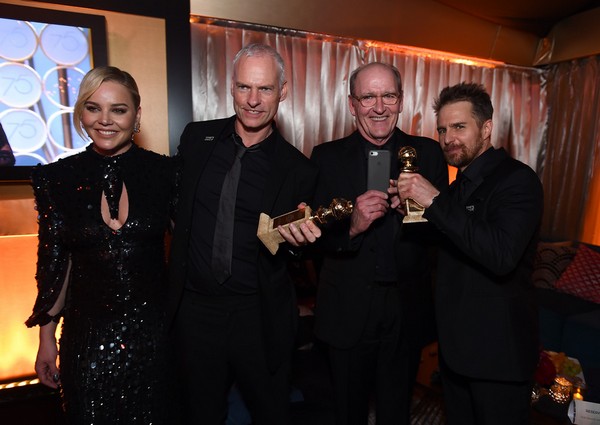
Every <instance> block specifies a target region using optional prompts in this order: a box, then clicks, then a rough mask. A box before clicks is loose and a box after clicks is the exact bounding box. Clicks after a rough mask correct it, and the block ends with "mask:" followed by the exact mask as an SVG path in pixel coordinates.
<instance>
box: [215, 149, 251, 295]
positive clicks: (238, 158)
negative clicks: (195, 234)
mask: <svg viewBox="0 0 600 425" xmlns="http://www.w3.org/2000/svg"><path fill="white" fill-rule="evenodd" d="M235 147H236V151H235V160H234V162H233V165H232V166H231V169H230V170H229V172H228V173H227V175H225V180H224V181H223V187H222V189H221V197H220V198H219V210H218V211H217V222H216V223H215V236H214V239H213V252H212V270H213V274H214V276H215V278H216V279H217V282H219V284H221V285H222V284H223V283H224V282H225V281H226V280H227V278H229V276H231V255H232V251H233V219H234V214H235V200H236V198H237V187H238V183H239V181H240V172H241V170H242V156H244V154H245V153H246V150H247V149H246V147H244V146H243V145H241V144H240V143H237V142H236V143H235Z"/></svg>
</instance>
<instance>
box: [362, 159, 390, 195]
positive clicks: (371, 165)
mask: <svg viewBox="0 0 600 425" xmlns="http://www.w3.org/2000/svg"><path fill="white" fill-rule="evenodd" d="M390 158H391V156H390V151H388V150H372V151H369V159H368V162H367V169H368V172H367V189H368V190H369V189H375V190H380V191H382V192H387V188H388V187H389V186H390V165H391V163H390Z"/></svg>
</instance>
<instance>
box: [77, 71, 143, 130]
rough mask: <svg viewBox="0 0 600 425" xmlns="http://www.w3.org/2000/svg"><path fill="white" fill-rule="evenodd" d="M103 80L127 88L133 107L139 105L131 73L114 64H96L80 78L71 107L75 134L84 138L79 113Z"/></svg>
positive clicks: (136, 107)
mask: <svg viewBox="0 0 600 425" xmlns="http://www.w3.org/2000/svg"><path fill="white" fill-rule="evenodd" d="M105 81H114V82H115V83H119V84H121V85H123V86H125V87H126V88H127V89H128V90H129V93H131V98H132V99H133V106H134V107H135V109H136V110H137V109H138V108H139V106H140V102H141V98H140V92H139V90H138V86H137V83H136V82H135V80H134V79H133V77H132V76H131V74H129V73H128V72H126V71H122V70H120V69H119V68H117V67H114V66H98V67H96V68H94V69H92V70H90V71H89V72H88V73H87V74H85V77H83V80H81V84H80V85H79V95H78V96H77V101H76V102H75V107H74V108H73V125H74V126H75V131H77V134H79V135H80V136H81V137H83V138H84V139H85V138H86V134H85V131H84V130H83V127H82V125H81V114H82V113H83V109H84V107H85V102H86V101H87V100H88V99H89V98H90V97H91V96H92V94H94V92H95V91H96V90H98V87H100V85H101V84H102V83H103V82H105Z"/></svg>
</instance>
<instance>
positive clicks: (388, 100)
mask: <svg viewBox="0 0 600 425" xmlns="http://www.w3.org/2000/svg"><path fill="white" fill-rule="evenodd" d="M352 97H353V98H354V99H356V100H358V103H360V104H361V105H362V106H363V107H365V108H371V107H373V106H375V104H376V103H377V98H378V97H380V98H381V101H382V102H383V104H384V105H388V106H389V105H395V104H396V103H398V101H399V100H400V96H399V95H397V94H395V93H386V94H383V95H381V96H375V95H371V94H368V95H366V96H361V97H356V96H354V95H352Z"/></svg>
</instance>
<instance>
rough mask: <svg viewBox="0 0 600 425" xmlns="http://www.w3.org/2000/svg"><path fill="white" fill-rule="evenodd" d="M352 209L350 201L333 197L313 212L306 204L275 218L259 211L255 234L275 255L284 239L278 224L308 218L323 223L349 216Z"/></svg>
mask: <svg viewBox="0 0 600 425" xmlns="http://www.w3.org/2000/svg"><path fill="white" fill-rule="evenodd" d="M353 210H354V205H352V202H351V201H348V200H346V199H343V198H334V199H333V200H332V201H331V204H329V207H323V206H320V207H319V208H317V210H316V211H315V213H314V214H313V212H312V210H311V208H310V207H309V206H308V205H307V206H306V207H305V208H303V209H298V210H294V211H292V212H289V213H286V214H283V215H280V216H277V217H275V218H271V217H269V216H268V215H267V214H265V213H261V214H260V218H259V220H258V231H257V232H256V235H257V236H258V238H259V239H260V241H261V242H262V243H263V245H264V246H265V247H266V248H267V249H268V250H269V252H270V253H271V254H272V255H275V254H276V253H277V250H278V249H279V244H280V243H282V242H284V241H285V239H283V236H281V233H279V230H277V228H278V227H279V226H283V227H289V225H290V224H292V223H293V224H296V225H300V224H302V223H304V222H306V221H309V220H310V221H314V222H316V223H317V224H325V223H326V222H327V221H329V220H330V219H334V220H341V219H343V218H345V217H349V216H350V214H352V211H353Z"/></svg>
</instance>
